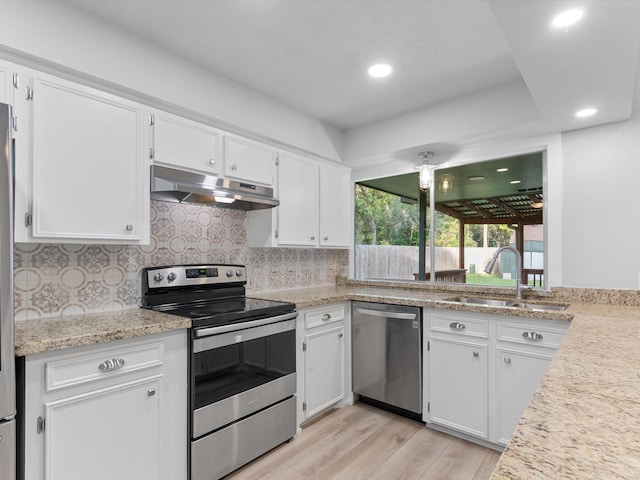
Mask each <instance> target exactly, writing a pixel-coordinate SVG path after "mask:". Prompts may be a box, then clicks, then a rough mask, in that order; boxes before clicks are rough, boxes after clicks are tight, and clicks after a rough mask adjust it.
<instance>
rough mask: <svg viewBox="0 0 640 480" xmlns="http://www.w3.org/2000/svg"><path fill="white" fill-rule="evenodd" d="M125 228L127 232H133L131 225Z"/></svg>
mask: <svg viewBox="0 0 640 480" xmlns="http://www.w3.org/2000/svg"><path fill="white" fill-rule="evenodd" d="M125 228H126V229H127V232H133V225H131V224H128V225H127V226H126V227H125Z"/></svg>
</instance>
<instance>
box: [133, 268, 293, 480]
mask: <svg viewBox="0 0 640 480" xmlns="http://www.w3.org/2000/svg"><path fill="white" fill-rule="evenodd" d="M246 278H247V277H246V269H245V267H244V266H242V265H227V264H215V265H174V266H165V267H154V268H147V269H145V270H144V272H143V307H144V308H149V309H152V310H157V311H161V312H165V313H169V314H172V315H179V316H183V317H188V318H191V319H192V325H193V326H192V329H191V342H190V362H189V376H190V387H189V405H190V408H189V442H190V446H189V458H190V460H189V478H190V479H191V480H214V479H219V478H221V477H223V476H224V475H226V474H228V473H230V472H232V471H233V470H235V469H237V468H239V467H240V466H242V465H244V464H246V463H248V462H250V461H251V460H253V459H254V458H256V457H258V456H260V455H262V454H263V453H265V452H267V451H268V450H271V449H272V448H274V447H276V446H278V445H280V444H281V443H283V442H286V441H287V440H289V439H291V438H292V437H293V436H294V435H295V433H296V353H295V352H296V349H295V337H296V334H295V328H296V327H295V319H296V317H297V313H296V311H295V305H294V304H292V303H286V302H273V301H268V300H261V299H256V298H250V297H246V295H245V285H246V282H247V280H246Z"/></svg>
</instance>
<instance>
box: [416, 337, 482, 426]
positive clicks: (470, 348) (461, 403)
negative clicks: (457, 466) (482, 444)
mask: <svg viewBox="0 0 640 480" xmlns="http://www.w3.org/2000/svg"><path fill="white" fill-rule="evenodd" d="M430 348H431V351H430V352H429V353H430V362H429V390H430V391H431V397H430V400H429V405H430V414H431V421H432V422H433V423H437V424H440V425H444V426H447V427H450V428H453V429H456V430H459V431H461V432H465V433H468V434H470V435H475V436H477V437H481V438H486V437H487V434H488V415H487V402H488V381H487V380H488V379H487V345H486V344H484V345H483V344H476V343H467V342H460V341H455V340H449V339H443V338H435V337H434V338H432V339H431V344H430Z"/></svg>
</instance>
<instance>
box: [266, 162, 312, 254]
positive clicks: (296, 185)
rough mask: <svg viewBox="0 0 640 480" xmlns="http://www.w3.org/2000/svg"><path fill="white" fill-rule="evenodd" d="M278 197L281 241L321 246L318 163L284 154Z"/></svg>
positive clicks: (281, 163)
mask: <svg viewBox="0 0 640 480" xmlns="http://www.w3.org/2000/svg"><path fill="white" fill-rule="evenodd" d="M278 200H280V205H279V206H278V207H276V208H278V243H279V244H280V245H307V246H317V245H318V164H316V163H315V162H312V161H310V160H306V159H303V158H299V157H294V156H290V155H281V156H280V165H279V167H278Z"/></svg>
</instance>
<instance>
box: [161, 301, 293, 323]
mask: <svg viewBox="0 0 640 480" xmlns="http://www.w3.org/2000/svg"><path fill="white" fill-rule="evenodd" d="M153 309H154V310H158V311H161V312H164V313H169V314H171V315H178V316H180V317H187V318H190V319H191V320H192V325H193V327H195V328H197V327H205V326H206V327H211V326H216V325H224V324H228V323H239V322H246V321H250V320H255V319H258V318H266V317H271V316H275V315H282V314H284V313H289V312H293V311H295V305H294V304H293V303H287V302H276V301H273V300H263V299H260V298H252V297H241V298H228V299H224V300H216V301H212V302H209V301H203V302H192V303H187V304H175V303H174V304H166V305H157V306H155V307H153Z"/></svg>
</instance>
